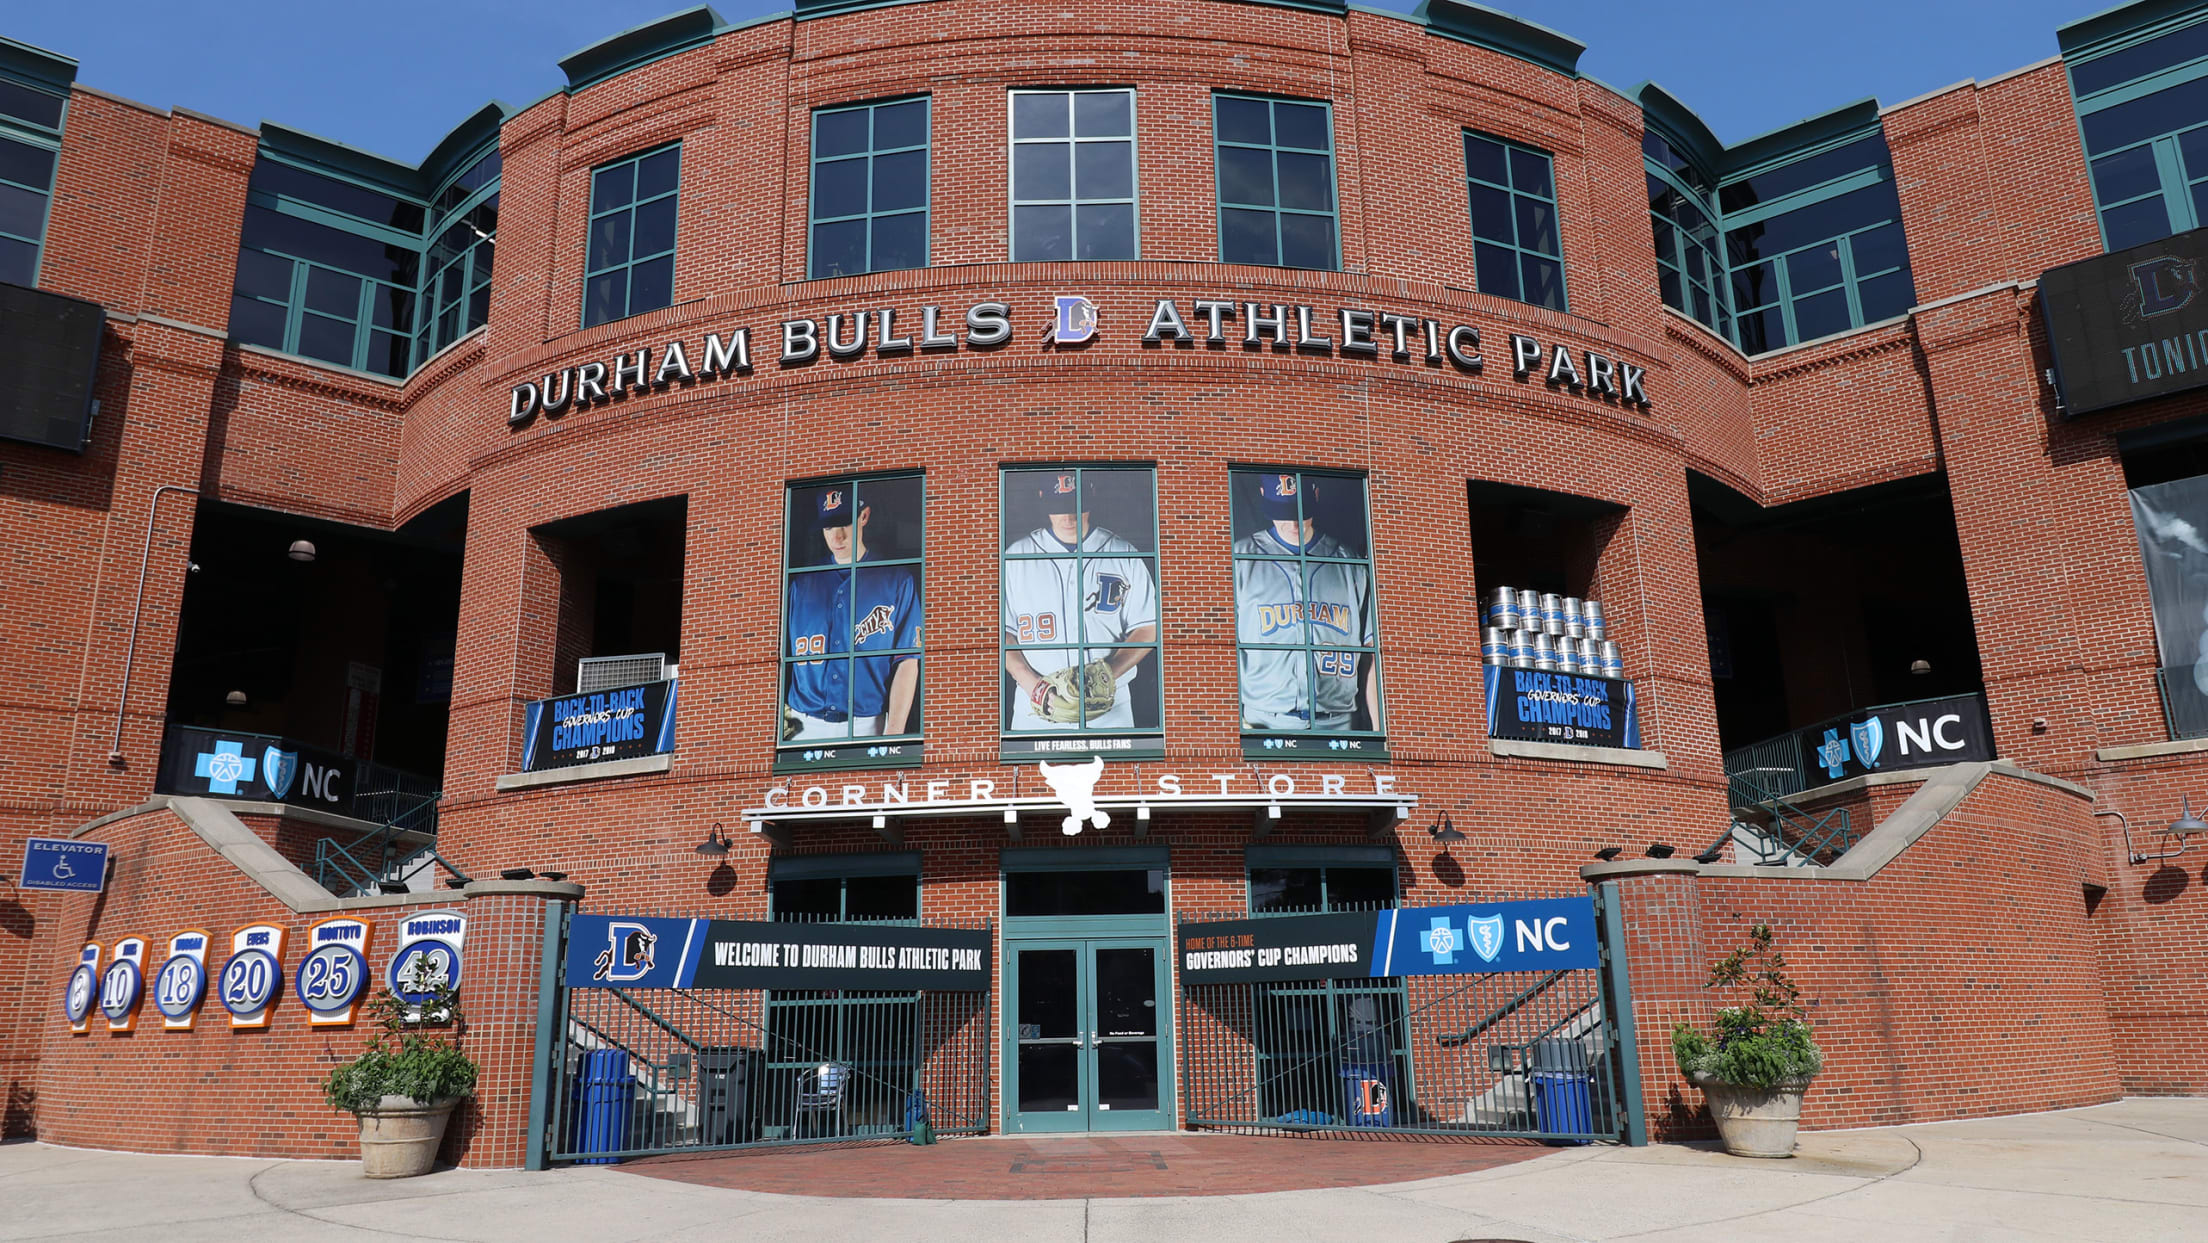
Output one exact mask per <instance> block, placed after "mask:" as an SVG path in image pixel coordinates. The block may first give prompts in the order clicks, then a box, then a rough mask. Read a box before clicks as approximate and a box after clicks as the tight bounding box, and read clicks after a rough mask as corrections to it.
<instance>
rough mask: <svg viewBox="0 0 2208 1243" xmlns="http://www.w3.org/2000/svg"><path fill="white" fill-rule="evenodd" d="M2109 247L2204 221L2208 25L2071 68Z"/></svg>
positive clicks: (2207, 210) (2207, 214) (2207, 218)
mask: <svg viewBox="0 0 2208 1243" xmlns="http://www.w3.org/2000/svg"><path fill="white" fill-rule="evenodd" d="M2070 86H2071V92H2072V96H2073V98H2074V99H2075V100H2076V102H2077V108H2078V123H2079V128H2080V130H2081V132H2082V135H2083V137H2084V141H2085V155H2086V160H2087V166H2088V168H2089V170H2090V172H2091V176H2092V181H2093V201H2094V204H2095V205H2096V206H2097V207H2098V208H2099V209H2100V215H2101V235H2102V239H2103V241H2104V242H2105V243H2106V245H2107V248H2108V249H2109V250H2123V249H2126V248H2128V247H2132V246H2138V245H2141V244H2143V243H2146V242H2151V241H2155V240H2157V239H2160V238H2164V237H2168V236H2169V235H2170V234H2172V233H2183V232H2185V231H2186V230H2188V229H2197V228H2199V227H2201V226H2202V225H2204V224H2208V21H2203V20H2198V19H2196V20H2194V21H2192V22H2191V23H2190V24H2188V25H2184V26H2180V27H2178V28H2177V29H2175V30H2170V31H2167V32H2165V33H2161V34H2157V35H2153V36H2152V37H2149V38H2145V39H2135V40H2133V41H2131V42H2130V43H2128V44H2127V45H2124V46H2120V47H2118V48H2116V49H2114V50H2111V51H2108V52H2103V53H2096V54H2091V55H2086V56H2080V57H2079V58H2077V59H2076V60H2074V61H2072V63H2071V65H2070Z"/></svg>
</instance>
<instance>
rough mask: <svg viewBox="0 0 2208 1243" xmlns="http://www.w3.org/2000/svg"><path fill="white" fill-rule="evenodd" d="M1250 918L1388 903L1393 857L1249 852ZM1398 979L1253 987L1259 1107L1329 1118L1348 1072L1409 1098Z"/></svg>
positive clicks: (1354, 852) (1366, 850)
mask: <svg viewBox="0 0 2208 1243" xmlns="http://www.w3.org/2000/svg"><path fill="white" fill-rule="evenodd" d="M1249 876H1250V913H1251V914H1252V915H1315V914H1332V913H1337V912H1345V911H1377V910H1386V909H1388V908H1390V907H1393V906H1394V905H1395V904H1396V902H1395V859H1394V856H1393V855H1392V854H1391V853H1390V851H1389V850H1388V849H1387V848H1386V847H1356V846H1349V847H1311V846H1300V847H1299V846H1285V847H1265V846H1253V847H1251V848H1250V852H1249ZM1404 998H1405V987H1404V983H1403V980H1402V979H1401V978H1400V977H1396V978H1379V979H1364V980H1307V981H1296V982H1292V983H1279V984H1258V985H1255V986H1254V996H1253V998H1252V1001H1253V1006H1252V1010H1253V1014H1254V1016H1255V1019H1256V1022H1255V1024H1254V1030H1253V1033H1252V1035H1253V1041H1252V1043H1253V1044H1254V1045H1255V1046H1256V1052H1257V1059H1258V1063H1259V1067H1258V1076H1257V1077H1258V1084H1259V1092H1260V1096H1261V1100H1260V1108H1261V1109H1262V1110H1263V1111H1264V1113H1265V1116H1267V1117H1280V1116H1282V1115H1285V1114H1289V1113H1293V1112H1297V1111H1310V1112H1311V1113H1313V1114H1325V1115H1328V1116H1333V1115H1334V1114H1335V1113H1336V1112H1337V1111H1338V1110H1339V1108H1340V1106H1341V1096H1340V1092H1341V1087H1340V1084H1339V1077H1340V1071H1341V1069H1342V1068H1343V1067H1344V1066H1345V1065H1357V1066H1366V1067H1378V1068H1383V1071H1384V1073H1385V1074H1386V1076H1387V1079H1388V1082H1390V1083H1391V1084H1396V1085H1400V1089H1401V1091H1402V1092H1403V1093H1404V1094H1403V1095H1401V1096H1399V1097H1398V1099H1400V1100H1410V1099H1415V1098H1414V1097H1412V1096H1411V1095H1409V1085H1410V1084H1411V1082H1412V1080H1411V1074H1410V1072H1411V1070H1412V1059H1411V1053H1410V1048H1409V1047H1408V1043H1407V1039H1406V1037H1407V1036H1408V1031H1407V1026H1406V1024H1405V1022H1404V1017H1403V1016H1404V1010H1405V1005H1404Z"/></svg>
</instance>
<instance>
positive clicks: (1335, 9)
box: [1229, 0, 1403, 17]
mask: <svg viewBox="0 0 2208 1243" xmlns="http://www.w3.org/2000/svg"><path fill="white" fill-rule="evenodd" d="M1229 3H1233V4H1261V5H1264V6H1265V7H1266V8H1270V9H1302V10H1304V11H1305V12H1309V13H1324V14H1326V15H1327V16H1329V17H1339V16H1341V15H1342V14H1344V13H1347V12H1348V11H1349V0H1229ZM1388 16H1389V17H1401V16H1403V15H1402V14H1401V13H1390V14H1388Z"/></svg>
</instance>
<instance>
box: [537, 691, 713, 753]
mask: <svg viewBox="0 0 2208 1243" xmlns="http://www.w3.org/2000/svg"><path fill="white" fill-rule="evenodd" d="M674 749H675V684H674V683H673V682H647V683H645V684H644V685H642V686H624V687H621V688H619V689H618V690H610V691H586V692H583V693H580V694H575V695H562V696H560V697H558V698H556V699H540V700H538V701H536V702H535V703H533V704H530V705H529V719H528V721H527V722H526V723H525V724H524V726H523V728H522V752H521V757H522V758H521V771H523V772H525V773H533V772H536V771H538V770H540V769H546V768H567V767H570V766H572V765H575V764H596V763H602V762H604V761H606V760H626V759H633V758H635V757H637V756H640V755H662V754H665V753H666V752H669V751H672V750H674Z"/></svg>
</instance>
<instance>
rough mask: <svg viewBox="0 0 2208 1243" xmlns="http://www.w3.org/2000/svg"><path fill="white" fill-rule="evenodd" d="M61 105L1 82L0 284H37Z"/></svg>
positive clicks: (39, 93) (57, 99)
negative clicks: (3, 282)
mask: <svg viewBox="0 0 2208 1243" xmlns="http://www.w3.org/2000/svg"><path fill="white" fill-rule="evenodd" d="M66 102H67V101H66V100H64V99H63V97H62V96H60V95H57V94H54V93H52V92H49V91H43V90H39V89H38V88H36V87H32V86H27V85H24V84H22V83H20V82H15V81H13V80H11V79H8V78H0V281H6V282H8V283H9V284H11V285H36V284H38V265H39V259H40V255H41V252H42V251H43V250H44V249H45V243H46V216H47V209H48V207H49V206H50V205H51V204H52V201H53V194H54V162H55V160H56V159H57V158H58V157H59V156H60V153H61V117H62V113H63V111H64V110H65V104H66Z"/></svg>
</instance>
